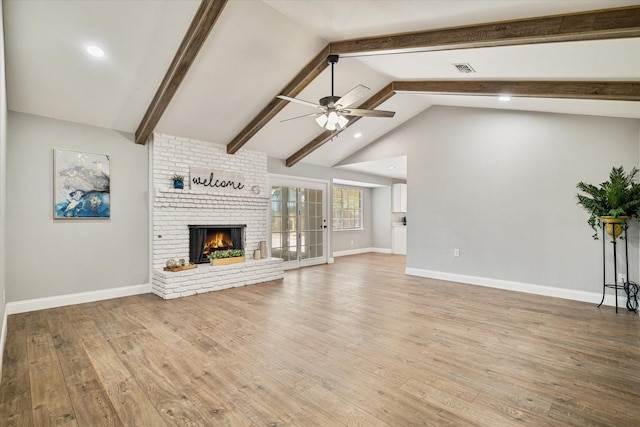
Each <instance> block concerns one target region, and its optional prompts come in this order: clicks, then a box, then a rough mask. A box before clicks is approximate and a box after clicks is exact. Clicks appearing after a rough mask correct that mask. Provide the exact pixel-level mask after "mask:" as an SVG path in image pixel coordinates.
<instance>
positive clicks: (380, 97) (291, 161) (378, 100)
mask: <svg viewBox="0 0 640 427" xmlns="http://www.w3.org/2000/svg"><path fill="white" fill-rule="evenodd" d="M394 94H395V92H394V90H393V82H392V83H389V84H388V85H387V86H385V87H384V88H382V89H380V90H379V91H378V92H377V93H376V94H375V95H373V96H372V97H371V98H369V99H367V100H366V101H365V102H364V103H362V104H360V105H359V106H358V107H356V108H363V109H367V110H373V109H374V108H376V107H378V106H379V105H380V104H382V103H383V102H385V101H386V100H387V99H389V98H391V97H392V96H393V95H394ZM361 118H362V117H357V116H356V117H351V119H350V120H349V123H347V125H346V126H345V129H346V128H348V127H349V126H351V125H352V124H354V123H355V122H357V121H358V120H360V119H361ZM340 132H342V131H340ZM340 132H332V131H329V130H325V131H323V132H322V133H321V134H320V135H318V136H317V137H315V138H314V139H313V140H311V141H310V142H309V143H308V144H307V145H305V146H304V147H302V148H301V149H299V150H298V151H296V152H295V153H294V154H293V155H291V156H290V157H289V158H288V159H287V161H286V165H287V167H291V166H293V165H295V164H296V163H298V162H299V161H300V160H302V159H304V158H305V157H307V156H308V155H309V154H311V153H312V152H314V151H315V150H317V149H318V148H320V147H321V146H322V145H323V144H324V143H326V142H327V141H330V140H331V139H333V138H335V137H336V136H338V135H339V134H340Z"/></svg>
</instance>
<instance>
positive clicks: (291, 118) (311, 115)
mask: <svg viewBox="0 0 640 427" xmlns="http://www.w3.org/2000/svg"><path fill="white" fill-rule="evenodd" d="M321 114H324V113H323V112H322V111H319V112H317V113H311V114H305V115H304V116H296V117H290V118H288V119H284V120H280V123H282V122H288V121H289V120H295V119H301V118H303V117H314V116H319V115H321Z"/></svg>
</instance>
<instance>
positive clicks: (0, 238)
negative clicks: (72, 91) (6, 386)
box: [0, 1, 7, 378]
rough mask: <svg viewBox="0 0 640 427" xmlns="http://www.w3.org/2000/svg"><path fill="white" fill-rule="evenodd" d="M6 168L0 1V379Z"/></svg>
mask: <svg viewBox="0 0 640 427" xmlns="http://www.w3.org/2000/svg"><path fill="white" fill-rule="evenodd" d="M6 168H7V82H6V77H5V67H4V28H3V18H2V1H0V331H1V332H0V378H2V354H4V343H5V328H6V326H7V325H5V323H4V313H5V289H6V271H7V270H6V249H5V248H6V243H5V242H6V231H7V227H6V216H7V213H6V212H7V202H6V194H7V190H6Z"/></svg>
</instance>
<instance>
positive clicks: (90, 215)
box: [53, 149, 111, 219]
mask: <svg viewBox="0 0 640 427" xmlns="http://www.w3.org/2000/svg"><path fill="white" fill-rule="evenodd" d="M53 151H54V153H53V218H54V219H108V218H110V217H111V159H110V156H109V155H107V154H93V153H85V152H80V151H69V150H59V149H54V150H53Z"/></svg>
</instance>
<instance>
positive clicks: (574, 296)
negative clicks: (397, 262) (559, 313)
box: [405, 268, 627, 310]
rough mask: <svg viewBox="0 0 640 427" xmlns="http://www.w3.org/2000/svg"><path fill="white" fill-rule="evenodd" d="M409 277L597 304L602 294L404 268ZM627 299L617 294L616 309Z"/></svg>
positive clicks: (612, 301) (607, 301)
mask: <svg viewBox="0 0 640 427" xmlns="http://www.w3.org/2000/svg"><path fill="white" fill-rule="evenodd" d="M405 273H406V274H408V275H409V276H418V277H426V278H429V279H438V280H447V281H450V282H459V283H465V284H468V285H478V286H485V287H488V288H497V289H504V290H508V291H516V292H525V293H528V294H535V295H544V296H548V297H556V298H564V299H569V300H574V301H582V302H590V303H593V304H599V303H600V300H601V299H602V294H601V293H599V292H586V291H578V290H575V289H563V288H554V287H551V286H542V285H533V284H530V283H522V282H514V281H510V280H500V279H491V278H488V277H477V276H467V275H464V274H456V273H446V272H442V271H432V270H423V269H420V268H406V269H405ZM603 304H604V305H609V306H612V307H613V306H615V305H616V298H615V295H613V294H611V293H607V294H606V295H605V298H604V303H603ZM626 304H627V299H626V295H625V293H624V291H622V295H621V294H620V292H618V307H621V308H624V309H625V310H626Z"/></svg>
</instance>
